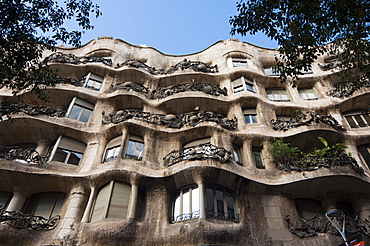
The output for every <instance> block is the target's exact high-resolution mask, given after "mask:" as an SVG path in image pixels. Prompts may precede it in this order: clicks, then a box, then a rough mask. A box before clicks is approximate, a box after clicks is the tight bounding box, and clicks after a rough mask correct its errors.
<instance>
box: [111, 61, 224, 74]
mask: <svg viewBox="0 0 370 246" xmlns="http://www.w3.org/2000/svg"><path fill="white" fill-rule="evenodd" d="M124 66H128V67H134V68H141V69H144V70H146V71H147V72H149V73H150V74H153V75H166V74H171V73H173V72H175V71H177V70H185V69H192V70H194V71H196V72H202V73H217V72H218V68H217V65H215V66H211V65H208V64H206V63H204V62H200V61H189V60H187V59H184V60H183V61H181V62H179V63H177V64H176V65H174V66H171V67H169V68H166V69H163V68H159V69H158V68H155V67H150V66H148V65H147V64H146V63H145V62H142V61H138V60H134V59H132V60H127V61H125V62H123V63H121V64H117V66H116V68H121V67H124Z"/></svg>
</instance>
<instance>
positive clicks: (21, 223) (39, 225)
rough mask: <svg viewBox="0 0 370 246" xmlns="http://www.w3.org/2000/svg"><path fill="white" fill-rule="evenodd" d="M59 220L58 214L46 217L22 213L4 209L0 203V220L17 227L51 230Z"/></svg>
mask: <svg viewBox="0 0 370 246" xmlns="http://www.w3.org/2000/svg"><path fill="white" fill-rule="evenodd" d="M59 220H60V216H59V215H56V216H54V217H51V218H50V219H46V218H44V217H42V216H35V215H31V214H24V213H22V212H20V211H6V210H5V209H4V208H3V207H2V206H1V205H0V222H1V223H5V224H7V225H10V226H12V227H14V228H17V229H27V228H30V229H32V230H36V231H42V230H43V231H45V230H52V229H54V228H55V227H56V226H57V225H58V223H59Z"/></svg>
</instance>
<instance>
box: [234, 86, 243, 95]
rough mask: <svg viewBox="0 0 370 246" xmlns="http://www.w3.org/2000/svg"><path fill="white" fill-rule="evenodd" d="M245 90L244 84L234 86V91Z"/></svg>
mask: <svg viewBox="0 0 370 246" xmlns="http://www.w3.org/2000/svg"><path fill="white" fill-rule="evenodd" d="M241 91H244V87H243V85H237V86H234V93H237V92H241Z"/></svg>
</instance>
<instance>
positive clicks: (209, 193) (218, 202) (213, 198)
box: [205, 186, 239, 220]
mask: <svg viewBox="0 0 370 246" xmlns="http://www.w3.org/2000/svg"><path fill="white" fill-rule="evenodd" d="M205 194H206V198H205V209H206V216H207V218H215V219H225V220H238V219H239V218H238V215H237V212H236V211H237V206H236V202H235V199H234V195H233V192H232V191H230V190H227V189H224V188H217V187H209V186H207V187H206V192H205Z"/></svg>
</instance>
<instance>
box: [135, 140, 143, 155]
mask: <svg viewBox="0 0 370 246" xmlns="http://www.w3.org/2000/svg"><path fill="white" fill-rule="evenodd" d="M143 146H144V144H142V143H139V142H136V146H135V147H136V148H135V156H136V157H138V158H141V157H142V154H143Z"/></svg>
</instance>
